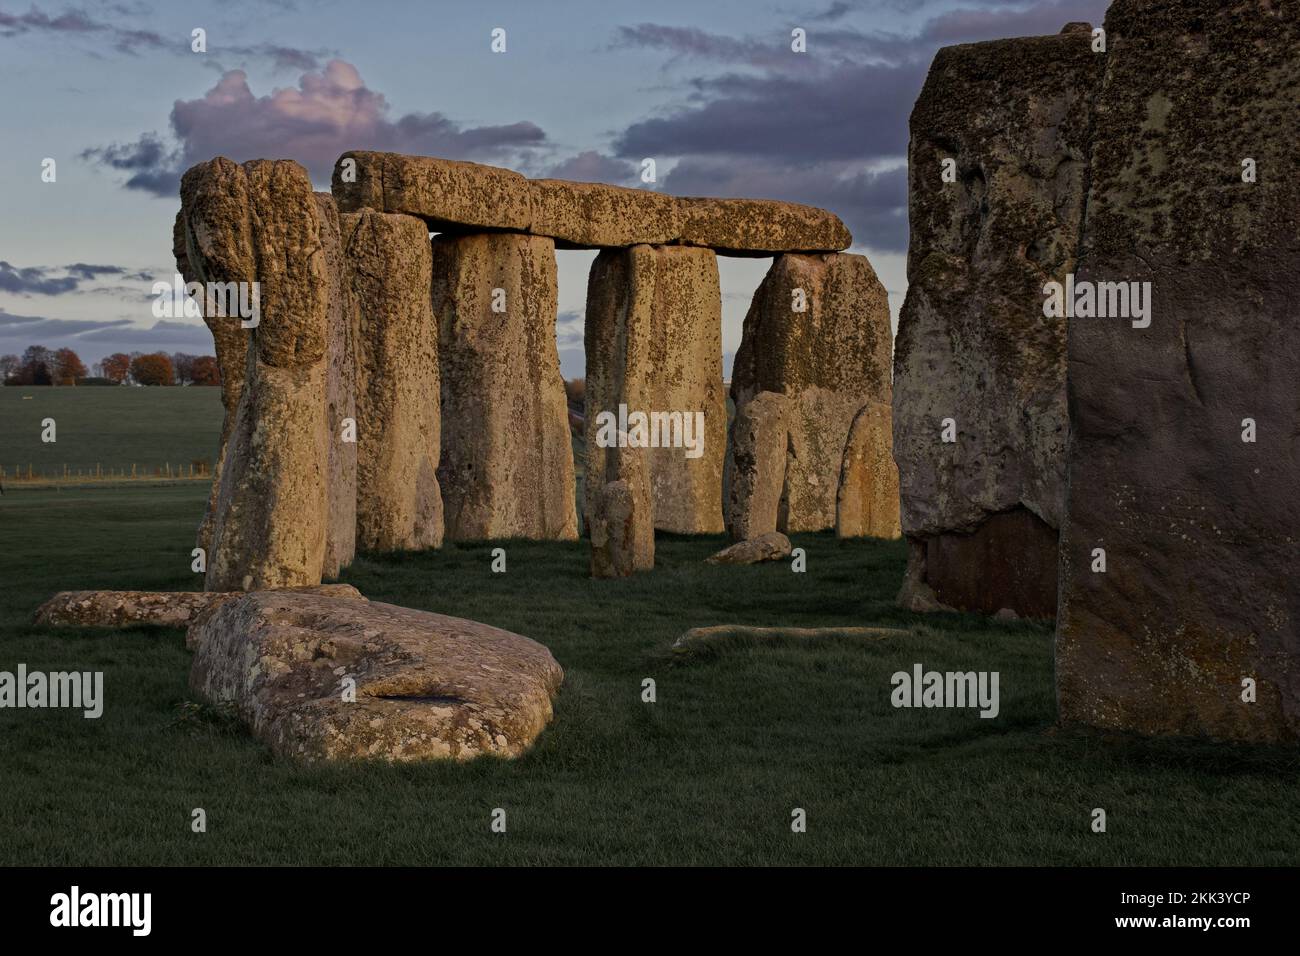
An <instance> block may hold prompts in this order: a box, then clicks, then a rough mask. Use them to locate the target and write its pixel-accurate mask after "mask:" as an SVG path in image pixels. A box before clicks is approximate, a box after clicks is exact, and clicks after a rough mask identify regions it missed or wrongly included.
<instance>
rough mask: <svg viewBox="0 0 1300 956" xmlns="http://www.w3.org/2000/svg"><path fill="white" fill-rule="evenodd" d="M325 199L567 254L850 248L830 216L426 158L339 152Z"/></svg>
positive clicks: (795, 207) (766, 202)
mask: <svg viewBox="0 0 1300 956" xmlns="http://www.w3.org/2000/svg"><path fill="white" fill-rule="evenodd" d="M345 173H346V175H345ZM349 177H350V178H349ZM333 192H334V196H335V198H336V199H337V200H338V203H339V209H340V210H341V211H343V212H356V211H358V210H360V209H363V208H370V209H376V210H380V211H383V212H397V213H404V214H407V215H412V216H420V217H421V218H423V219H424V220H425V222H427V223H428V224H429V227H430V228H431V229H434V230H436V231H438V232H443V233H468V232H486V231H501V230H506V231H511V232H525V233H531V234H533V235H538V236H547V237H549V238H552V239H554V240H555V241H556V243H557V244H559V245H560V246H561V247H562V248H570V249H595V248H601V247H616V246H634V245H662V244H679V245H687V246H706V247H710V248H714V249H716V250H718V251H720V252H726V253H729V254H732V255H748V256H761V255H770V254H772V253H778V252H821V251H827V252H834V251H837V250H840V249H847V248H848V247H849V245H850V244H851V243H852V241H853V237H852V236H850V235H849V231H848V230H847V229H846V228H845V227H844V223H842V222H840V220H839V218H838V217H836V216H834V215H832V214H831V213H829V212H827V211H826V210H824V209H817V208H815V207H812V206H801V205H799V204H798V203H787V202H777V201H775V200H770V199H695V198H688V197H677V196H669V195H666V194H664V193H659V192H655V191H653V190H648V189H627V188H624V187H621V186H608V185H605V184H604V183H574V182H566V181H563V180H558V179H540V180H530V179H525V178H524V177H523V176H520V175H519V174H518V173H515V172H511V171H510V170H507V169H501V168H499V167H496V166H483V165H480V164H478V163H465V162H458V161H454V160H449V159H438V158H436V157H433V156H404V155H401V154H400V153H376V152H368V151H364V150H353V151H350V152H347V153H344V154H343V155H342V156H341V157H340V158H339V161H338V163H337V164H336V165H335V168H334V186H333Z"/></svg>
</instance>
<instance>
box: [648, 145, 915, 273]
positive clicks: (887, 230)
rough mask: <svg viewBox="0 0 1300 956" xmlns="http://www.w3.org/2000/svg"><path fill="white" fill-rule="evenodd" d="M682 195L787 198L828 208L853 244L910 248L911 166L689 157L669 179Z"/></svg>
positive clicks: (668, 184) (897, 249)
mask: <svg viewBox="0 0 1300 956" xmlns="http://www.w3.org/2000/svg"><path fill="white" fill-rule="evenodd" d="M664 189H665V191H667V192H670V193H673V194H675V195H679V196H719V197H723V198H740V197H748V198H753V199H784V200H787V201H790V202H802V203H806V204H808V205H810V206H820V207H821V208H823V209H829V210H831V211H832V212H834V213H835V214H836V215H838V216H839V217H840V218H841V219H843V220H844V223H845V225H847V226H848V227H849V231H850V232H851V233H853V239H854V243H855V244H856V245H859V246H868V247H870V248H872V249H877V250H880V251H882V252H905V251H906V250H907V169H906V167H905V166H902V165H899V166H894V167H889V168H885V169H882V170H879V171H866V170H863V169H862V168H861V167H860V166H857V165H856V164H853V163H840V162H824V163H813V164H795V163H786V162H780V161H772V160H770V159H763V158H755V159H749V160H744V159H726V160H713V159H708V158H702V159H701V158H688V159H684V160H682V161H681V162H679V163H678V164H677V165H676V166H675V167H673V169H672V170H671V171H670V172H669V173H668V175H667V176H666V177H665V178H664Z"/></svg>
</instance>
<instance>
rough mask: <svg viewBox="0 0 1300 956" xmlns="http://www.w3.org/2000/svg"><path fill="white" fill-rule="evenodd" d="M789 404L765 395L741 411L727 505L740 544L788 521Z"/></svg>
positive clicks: (734, 430) (734, 429)
mask: <svg viewBox="0 0 1300 956" xmlns="http://www.w3.org/2000/svg"><path fill="white" fill-rule="evenodd" d="M788 404H789V402H788V400H787V399H786V396H785V395H783V394H781V393H780V392H759V393H758V394H757V395H755V396H754V397H753V398H752V399H750V400H749V401H748V402H746V403H745V404H744V405H739V406H737V408H736V416H735V418H734V419H733V420H732V423H731V442H730V444H729V446H728V448H727V462H726V481H725V494H726V498H725V499H724V505H725V512H726V520H727V528H728V530H729V531H730V533H731V537H732V539H733V540H735V541H747V540H749V539H750V538H757V537H759V536H760V535H764V534H768V533H769V532H773V531H776V527H777V525H778V524H779V523H781V521H782V520H783V518H782V508H781V506H782V501H783V500H784V494H785V457H786V450H787V449H788V448H789V442H790V440H789V428H788V427H787V424H786V412H787V406H788Z"/></svg>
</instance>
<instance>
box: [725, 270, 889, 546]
mask: <svg viewBox="0 0 1300 956" xmlns="http://www.w3.org/2000/svg"><path fill="white" fill-rule="evenodd" d="M799 305H803V306H804V307H805V308H804V311H795V309H796V308H797V307H798V306H799ZM890 348H891V342H890V326H889V302H888V298H887V296H886V294H885V289H884V286H882V285H881V284H880V280H879V279H877V278H876V274H875V272H874V271H873V270H872V268H871V264H870V263H869V262H868V261H867V259H866V257H865V256H857V255H845V254H832V255H816V256H804V255H783V256H778V257H777V259H776V261H775V262H773V264H772V268H771V269H770V270H769V271H768V273H767V275H766V276H765V277H764V279H763V282H762V284H761V285H760V286H759V288H758V291H757V292H756V293H755V294H754V301H753V303H752V304H751V305H750V308H749V313H748V314H747V315H746V316H745V325H744V332H743V335H742V338H741V343H740V348H739V349H738V350H737V352H736V360H735V364H734V368H733V371H732V379H731V398H732V401H734V402H735V405H736V416H737V421H741V420H742V416H744V415H746V414H747V413H746V406H748V405H749V403H750V402H751V401H753V400H754V399H755V398H756V397H757V396H758V395H759V394H760V393H762V392H776V393H779V394H782V395H784V396H785V398H786V402H785V410H784V422H785V431H786V436H785V441H784V442H783V444H784V445H785V447H786V455H785V461H784V466H783V469H782V471H783V474H782V478H781V480H782V484H783V490H782V496H781V502H780V505H779V508H778V516H777V530H780V531H785V532H791V531H820V530H823V529H825V528H831V527H834V525H835V496H836V492H837V489H838V487H839V475H840V465H841V464H842V462H843V456H844V447H845V444H846V442H847V440H848V436H849V427H850V425H851V424H852V423H853V418H854V416H855V415H856V414H857V412H858V410H859V409H860V408H862V406H863V405H865V404H866V403H867V402H872V401H874V402H883V403H888V402H889V401H890V373H889V361H890ZM769 440H770V439H769ZM746 451H747V446H746V445H745V443H744V442H743V441H740V440H736V441H733V449H732V451H731V452H730V453H729V454H730V456H731V458H732V461H731V462H730V463H729V465H728V468H727V472H728V478H729V481H730V483H731V487H730V488H729V489H728V491H727V498H728V501H729V503H730V511H731V513H730V515H729V520H730V521H731V533H732V537H733V538H735V537H738V534H737V532H738V530H739V529H742V528H746V527H752V528H757V529H761V528H762V527H763V526H764V524H765V523H766V521H767V518H766V516H765V514H764V515H763V516H762V517H757V516H756V518H755V519H754V520H751V519H750V518H749V516H747V515H745V514H744V513H743V511H742V510H741V509H743V507H744V503H745V502H746V501H749V502H751V503H762V504H763V506H764V507H765V508H766V497H764V496H759V497H757V498H755V497H754V495H753V494H752V492H750V491H748V490H747V488H746V487H738V486H737V483H740V485H741V486H750V487H752V486H754V485H755V484H756V483H757V482H767V481H769V480H770V479H767V478H762V477H760V478H757V479H756V478H753V477H752V476H749V475H747V474H746V468H745V467H742V466H747V467H753V466H754V464H758V463H759V461H758V459H757V458H754V459H750V461H752V462H753V463H754V464H748V462H745V461H738V460H737V459H736V455H737V453H741V454H744V453H746Z"/></svg>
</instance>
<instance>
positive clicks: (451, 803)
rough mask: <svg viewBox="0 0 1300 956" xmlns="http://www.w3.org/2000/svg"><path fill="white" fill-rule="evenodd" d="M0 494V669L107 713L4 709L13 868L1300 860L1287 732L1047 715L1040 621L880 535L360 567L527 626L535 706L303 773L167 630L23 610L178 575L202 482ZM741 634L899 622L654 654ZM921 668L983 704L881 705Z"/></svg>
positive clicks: (1298, 772)
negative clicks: (537, 673) (1174, 730)
mask: <svg viewBox="0 0 1300 956" xmlns="http://www.w3.org/2000/svg"><path fill="white" fill-rule="evenodd" d="M8 491H9V493H8V494H6V495H5V496H4V497H2V498H0V588H2V591H0V670H13V669H14V668H15V667H16V665H17V664H18V663H20V662H22V663H26V664H27V665H28V667H29V668H31V669H39V670H47V671H52V670H68V669H90V670H102V671H103V672H104V674H105V678H104V679H105V696H106V705H105V712H104V715H103V717H102V718H100V719H99V720H85V719H83V718H82V717H81V716H80V714H79V713H72V712H68V711H52V710H44V711H35V710H0V781H3V785H4V797H3V799H2V800H0V863H3V864H6V865H8V864H33V863H57V864H78V865H80V864H147V863H154V864H201V865H219V864H235V863H251V864H295V863H301V864H309V863H315V864H384V863H404V864H415V865H427V864H493V863H505V864H530V863H615V864H631V863H642V864H646V863H649V864H678V863H697V864H703V863H775V864H797V863H829V864H986V863H987V864H1009V863H1020V864H1084V865H1116V864H1186V865H1192V864H1236V865H1242V864H1245V865H1252V864H1294V863H1296V862H1298V861H1300V853H1298V851H1297V848H1298V847H1300V787H1298V786H1297V784H1300V761H1298V760H1297V757H1296V756H1295V754H1294V753H1293V752H1287V751H1280V750H1269V749H1239V748H1231V747H1226V746H1219V745H1211V744H1202V743H1187V742H1183V743H1170V742H1155V743H1153V742H1143V741H1137V740H1131V739H1127V738H1122V737H1093V736H1087V735H1083V734H1078V733H1074V732H1068V733H1066V732H1057V731H1055V730H1054V728H1053V722H1054V720H1055V704H1054V699H1053V690H1052V664H1051V657H1052V654H1051V634H1050V630H1049V629H1048V628H1046V627H1043V626H1039V625H1032V624H1017V623H1012V624H993V623H990V622H988V621H985V620H982V619H978V618H972V617H959V616H950V617H940V618H932V619H925V620H923V619H921V618H919V617H916V616H913V615H908V614H903V613H901V612H899V611H896V610H895V609H893V608H892V606H891V599H892V597H893V594H894V592H895V590H896V588H897V585H898V581H899V578H900V576H901V574H902V568H903V563H904V549H903V547H902V546H901V545H900V544H897V543H883V542H853V543H839V542H837V541H836V540H835V539H834V537H833V536H831V535H805V536H799V537H798V538H797V540H796V542H795V543H796V545H799V546H802V547H804V548H805V549H806V550H807V553H808V570H807V572H806V573H804V574H795V573H792V572H791V570H790V568H789V565H787V564H784V563H783V564H774V565H767V566H762V567H753V568H722V567H712V566H708V565H705V564H703V563H702V559H703V558H704V557H705V556H707V555H708V554H709V553H711V552H712V551H714V550H715V549H716V548H717V547H718V546H719V545H720V544H721V541H720V539H688V538H661V539H660V541H659V543H658V565H659V566H658V567H657V569H656V570H655V571H654V572H653V573H650V574H646V575H641V576H638V577H637V578H635V579H633V580H630V581H592V580H590V579H588V577H587V576H586V551H585V548H586V545H585V543H577V544H529V543H522V542H516V543H507V544H506V545H505V547H506V549H507V561H508V571H507V573H505V574H492V573H490V571H489V546H487V545H482V546H451V547H448V548H445V549H444V550H442V551H441V552H431V553H424V554H407V555H390V556H372V557H365V558H363V559H361V560H359V561H358V563H357V564H356V565H355V566H354V567H353V568H352V569H351V570H350V571H348V572H347V573H346V576H345V580H348V581H350V582H352V583H354V584H356V585H357V586H358V587H359V588H360V589H361V590H362V591H363V592H364V593H366V594H367V595H368V596H370V597H371V598H372V599H376V600H384V601H392V602H395V603H399V604H405V605H411V606H415V607H423V608H430V609H433V610H437V611H440V612H444V613H449V614H456V615H461V616H465V617H472V618H476V619H479V620H482V621H486V622H489V623H491V624H495V625H499V626H501V627H505V628H509V629H511V630H515V631H518V632H520V633H522V634H526V635H528V636H530V637H533V638H535V639H537V640H540V641H542V642H543V643H545V644H547V645H548V646H549V647H550V648H551V649H552V651H553V653H554V654H555V656H556V657H557V659H558V660H559V661H560V663H561V664H562V665H563V666H564V668H565V671H566V675H567V677H566V681H565V685H564V689H563V691H562V693H561V695H560V698H559V700H558V706H557V712H556V717H555V721H554V723H553V724H552V726H551V727H550V729H548V730H547V732H546V733H545V734H543V736H542V737H541V739H540V741H539V743H538V745H537V747H536V748H535V749H534V750H533V752H532V753H530V754H529V755H528V756H527V757H525V758H523V759H521V760H518V761H515V762H506V761H498V760H491V759H488V760H479V761H477V762H474V763H471V764H466V765H446V764H437V765H427V766H384V765H353V766H301V765H295V764H292V763H284V762H280V761H278V760H274V759H272V758H271V757H270V756H269V755H268V754H267V752H266V750H265V749H264V748H263V747H262V746H261V745H259V744H258V743H256V742H255V741H253V740H251V739H249V738H248V737H247V736H245V735H244V733H243V732H242V731H241V730H240V729H239V728H238V727H234V726H231V725H230V724H229V723H228V722H226V721H225V720H223V719H222V718H221V717H220V716H218V715H216V714H214V713H212V712H211V711H209V710H207V709H206V708H202V707H194V706H193V705H192V704H188V703H187V702H188V701H189V700H190V698H189V694H188V692H187V687H186V676H187V671H188V667H189V654H188V653H187V652H186V651H185V650H184V647H183V644H182V634H181V632H179V631H168V630H154V629H137V630H133V631H125V632H94V631H89V630H86V631H78V630H66V629H40V628H36V627H34V626H33V625H32V624H31V623H30V621H31V614H32V611H33V610H34V609H35V607H36V606H37V605H38V604H39V603H40V602H41V601H42V600H44V599H45V598H46V597H48V596H49V595H50V594H51V593H52V592H54V591H57V590H60V589H70V588H90V587H106V588H170V589H186V588H193V587H196V586H198V581H197V575H193V574H192V573H191V572H190V570H189V562H190V558H189V551H190V548H191V547H192V546H193V543H192V542H193V530H194V527H195V525H196V524H197V522H198V519H199V516H200V515H201V513H202V510H203V503H204V498H205V490H204V489H203V488H202V487H201V486H200V485H199V484H198V483H195V484H192V485H187V486H183V485H174V486H152V487H143V486H125V487H98V488H93V489H83V490H77V489H73V490H66V489H65V490H44V491H40V490H15V489H12V488H10V489H8ZM729 622H730V623H748V624H765V625H798V626H815V625H832V624H884V625H890V626H901V627H905V628H908V629H910V635H909V636H907V637H904V638H898V639H891V640H887V641H883V642H874V643H869V644H861V643H848V642H845V641H842V640H841V641H824V642H821V643H816V644H806V643H802V644H801V643H797V642H787V643H782V644H777V645H774V646H743V645H733V646H730V647H723V648H720V649H719V650H718V651H717V652H716V653H712V654H705V655H699V656H695V657H692V658H690V659H686V660H682V659H678V658H675V657H674V656H673V655H672V654H671V653H670V652H669V651H668V645H669V644H670V643H671V641H672V640H673V639H674V638H675V637H676V636H677V635H678V634H680V633H681V632H682V631H683V630H685V629H687V628H689V627H693V626H699V625H707V624H718V623H729ZM917 662H920V663H922V664H924V665H925V667H926V668H927V669H937V670H996V671H998V672H999V673H1000V675H1001V683H1000V687H1001V713H1000V715H999V717H998V718H997V719H994V720H985V719H981V718H980V717H979V716H978V715H977V713H976V712H975V711H973V710H967V711H956V710H904V709H897V710H896V709H894V708H892V707H891V706H890V704H889V693H890V690H891V686H890V675H891V674H892V673H894V672H895V671H898V670H910V669H911V667H912V665H913V664H914V663H917ZM646 677H651V678H653V679H654V680H655V681H656V684H657V697H658V700H657V702H656V703H653V704H647V703H643V702H642V700H641V686H642V680H643V679H644V678H646ZM196 807H202V808H203V809H204V810H205V811H206V813H207V820H208V830H207V832H206V833H202V834H196V833H193V832H192V831H191V828H190V820H191V811H192V810H193V809H194V808H196ZM497 807H500V808H504V809H505V810H506V811H507V832H506V833H505V834H494V833H492V832H491V830H490V828H489V822H490V818H491V814H492V811H493V809H494V808H497ZM796 807H799V808H803V809H804V810H806V812H807V821H808V828H807V832H806V833H802V834H795V833H792V832H791V829H790V820H791V811H792V809H793V808H796ZM1095 807H1102V808H1104V809H1105V810H1106V812H1107V817H1108V828H1107V832H1106V833H1104V834H1096V833H1093V832H1092V831H1091V829H1090V822H1091V812H1092V810H1093V808H1095Z"/></svg>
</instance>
